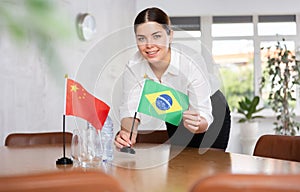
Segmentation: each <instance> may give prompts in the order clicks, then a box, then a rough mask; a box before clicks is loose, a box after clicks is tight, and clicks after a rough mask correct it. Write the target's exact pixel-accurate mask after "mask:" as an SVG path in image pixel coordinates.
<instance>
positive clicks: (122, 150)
mask: <svg viewBox="0 0 300 192" xmlns="http://www.w3.org/2000/svg"><path fill="white" fill-rule="evenodd" d="M136 114H137V112H135V113H134V116H133V120H132V126H131V130H130V136H129V140H130V141H131V138H132V133H133V129H134V123H135V120H136ZM120 151H121V152H124V153H130V154H135V150H134V149H132V148H131V146H130V147H127V146H126V147H123V148H121V149H120Z"/></svg>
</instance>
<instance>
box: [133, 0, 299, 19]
mask: <svg viewBox="0 0 300 192" xmlns="http://www.w3.org/2000/svg"><path fill="white" fill-rule="evenodd" d="M136 5H137V6H136V7H137V10H142V9H144V8H145V7H150V6H156V7H160V8H162V9H164V10H165V11H166V12H167V13H168V14H169V15H170V16H175V15H176V16H193V15H245V14H290V13H299V12H300V6H299V5H300V2H299V1H295V0H286V1H280V0H264V1H260V0H252V1H241V0H226V1H223V0H210V1H206V0H187V1H181V0H172V1H166V0H139V1H137V4H136Z"/></svg>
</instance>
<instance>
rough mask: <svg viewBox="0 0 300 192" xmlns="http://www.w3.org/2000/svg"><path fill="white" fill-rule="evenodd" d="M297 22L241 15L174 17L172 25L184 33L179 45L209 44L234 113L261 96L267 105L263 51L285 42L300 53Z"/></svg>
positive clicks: (290, 17) (179, 36)
mask: <svg viewBox="0 0 300 192" xmlns="http://www.w3.org/2000/svg"><path fill="white" fill-rule="evenodd" d="M296 19H297V15H240V16H201V17H200V16H199V17H174V18H171V21H172V22H173V24H174V27H175V28H179V29H181V30H178V32H180V33H177V36H175V37H174V40H175V41H180V42H183V43H188V44H192V42H194V40H195V39H196V40H198V39H200V40H201V41H202V43H205V45H206V47H207V49H208V50H209V51H210V52H211V55H212V57H213V59H214V60H215V61H216V63H217V64H218V65H219V70H220V73H221V79H222V80H223V90H222V91H223V92H224V94H225V96H226V98H227V100H228V103H229V106H230V108H231V109H232V110H233V111H234V109H235V108H236V106H237V102H238V101H239V100H240V99H241V98H242V97H244V96H245V95H247V96H249V97H252V96H254V95H259V96H262V98H263V100H264V101H266V99H267V98H266V96H265V93H266V91H267V90H262V92H260V78H261V76H262V73H263V71H264V68H265V65H264V59H265V58H264V52H263V50H261V48H262V47H266V46H271V45H276V42H277V41H280V40H282V38H285V42H286V43H287V46H288V48H289V49H290V50H291V51H295V50H300V49H299V47H300V46H299V45H298V46H297V39H299V37H300V34H298V32H297V22H296ZM298 28H299V26H298ZM297 48H298V49H297ZM266 87H267V86H266Z"/></svg>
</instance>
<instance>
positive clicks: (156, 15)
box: [134, 7, 171, 35]
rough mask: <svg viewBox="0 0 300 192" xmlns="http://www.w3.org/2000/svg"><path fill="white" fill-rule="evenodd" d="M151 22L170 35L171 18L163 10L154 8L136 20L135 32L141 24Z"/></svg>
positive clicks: (146, 10) (142, 12)
mask: <svg viewBox="0 0 300 192" xmlns="http://www.w3.org/2000/svg"><path fill="white" fill-rule="evenodd" d="M149 21H154V22H157V23H159V24H161V25H162V26H163V28H164V29H165V30H166V32H167V34H168V35H170V31H171V21H170V18H169V16H168V15H167V14H166V13H165V12H164V11H163V10H161V9H159V8H156V7H152V8H147V9H144V10H143V11H141V12H140V13H139V14H138V15H137V16H136V18H135V20H134V32H136V28H137V26H138V25H139V24H143V23H146V22H149Z"/></svg>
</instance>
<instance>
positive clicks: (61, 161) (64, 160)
mask: <svg viewBox="0 0 300 192" xmlns="http://www.w3.org/2000/svg"><path fill="white" fill-rule="evenodd" d="M65 118H66V116H65V114H64V115H63V153H64V156H63V157H62V158H60V159H57V161H56V165H70V164H73V161H72V160H71V159H69V158H67V157H66V134H65V133H66V131H65V130H66V129H65Z"/></svg>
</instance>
